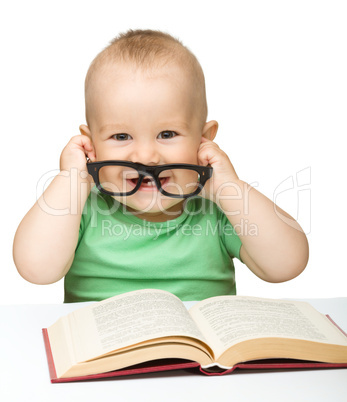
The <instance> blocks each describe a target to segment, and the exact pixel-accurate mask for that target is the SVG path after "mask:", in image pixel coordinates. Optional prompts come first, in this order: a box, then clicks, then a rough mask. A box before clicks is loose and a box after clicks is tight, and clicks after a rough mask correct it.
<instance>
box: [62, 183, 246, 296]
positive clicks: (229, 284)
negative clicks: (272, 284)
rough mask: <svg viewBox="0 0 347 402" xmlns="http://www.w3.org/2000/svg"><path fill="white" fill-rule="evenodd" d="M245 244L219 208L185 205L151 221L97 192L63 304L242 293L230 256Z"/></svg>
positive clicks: (200, 202)
mask: <svg viewBox="0 0 347 402" xmlns="http://www.w3.org/2000/svg"><path fill="white" fill-rule="evenodd" d="M240 247H241V241H240V239H239V238H238V236H237V234H236V233H235V231H234V229H233V227H232V226H231V224H230V223H229V221H228V219H227V217H226V216H225V215H224V213H223V212H222V211H221V210H220V209H219V208H218V207H217V205H216V204H215V203H213V202H211V201H209V200H206V199H204V198H201V197H194V198H190V199H188V200H187V202H186V204H185V209H184V212H183V213H182V215H180V216H179V217H178V218H176V219H173V220H169V221H167V222H148V221H144V220H142V219H140V218H137V217H136V216H135V215H133V214H131V213H130V212H128V211H126V209H125V207H124V205H123V204H121V203H119V202H117V201H115V200H114V199H113V198H112V197H109V196H107V195H104V194H101V193H99V192H98V191H97V190H96V189H95V188H94V189H93V190H92V192H91V194H90V196H89V198H88V200H87V202H86V205H85V207H84V211H83V214H82V218H81V225H80V233H79V239H78V244H77V248H76V252H75V258H74V261H73V263H72V265H71V268H70V270H69V272H68V273H67V275H66V277H65V300H64V301H65V302H66V303H69V302H81V301H90V300H93V301H98V300H103V299H106V298H108V297H111V296H114V295H117V294H121V293H125V292H128V291H132V290H138V289H144V288H151V289H163V290H167V291H169V292H171V293H173V294H175V295H176V296H178V297H179V298H180V299H181V300H185V301H187V300H202V299H205V298H207V297H212V296H217V295H233V294H236V287H235V273H234V265H233V261H232V258H233V257H237V258H240V257H239V252H240Z"/></svg>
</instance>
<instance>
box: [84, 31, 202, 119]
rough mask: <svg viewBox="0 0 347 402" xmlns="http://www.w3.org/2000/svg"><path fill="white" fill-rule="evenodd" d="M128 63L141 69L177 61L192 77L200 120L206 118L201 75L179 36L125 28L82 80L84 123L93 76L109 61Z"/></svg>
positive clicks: (194, 59)
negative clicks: (84, 104) (199, 108)
mask: <svg viewBox="0 0 347 402" xmlns="http://www.w3.org/2000/svg"><path fill="white" fill-rule="evenodd" d="M119 62H120V63H122V62H130V63H133V64H134V65H135V66H136V67H139V68H143V69H145V70H151V69H155V68H160V67H164V66H165V65H167V64H169V63H175V64H178V65H179V66H180V67H182V69H184V70H185V71H187V73H188V74H190V75H191V78H192V79H193V83H194V88H195V90H196V91H197V92H196V95H197V96H198V97H199V102H200V103H201V109H202V110H201V113H202V119H203V120H204V122H205V121H206V118H207V102H206V89H205V77H204V73H203V70H202V68H201V65H200V63H199V61H198V60H197V58H196V57H195V55H194V54H193V53H192V52H191V51H190V50H189V49H188V48H187V47H186V46H184V45H183V44H182V42H181V41H180V40H179V39H176V38H174V37H173V36H171V35H170V34H168V33H165V32H162V31H155V30H149V29H147V30H141V29H137V30H132V29H130V30H128V31H127V32H125V33H121V34H119V35H118V36H117V37H116V38H114V39H113V40H112V41H111V42H110V44H109V45H108V46H107V47H106V48H105V49H103V50H102V51H101V52H100V53H99V54H98V55H97V56H96V57H95V58H94V60H93V61H92V63H91V64H90V66H89V69H88V72H87V75H86V79H85V98H86V118H87V124H88V105H87V103H88V102H87V98H88V90H89V87H90V83H91V81H92V78H93V76H94V75H95V73H96V72H97V71H100V70H101V69H102V67H104V66H105V65H109V64H110V63H119Z"/></svg>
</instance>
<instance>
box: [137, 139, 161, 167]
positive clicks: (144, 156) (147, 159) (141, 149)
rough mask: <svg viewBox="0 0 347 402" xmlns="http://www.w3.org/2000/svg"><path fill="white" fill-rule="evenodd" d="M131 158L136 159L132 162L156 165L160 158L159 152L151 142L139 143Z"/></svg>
mask: <svg viewBox="0 0 347 402" xmlns="http://www.w3.org/2000/svg"><path fill="white" fill-rule="evenodd" d="M133 158H134V159H136V160H134V162H137V163H142V164H143V165H158V164H159V163H160V160H161V158H160V153H159V152H158V150H157V148H156V147H155V145H154V144H152V143H145V144H141V145H140V144H139V146H138V148H137V149H136V152H135V153H134V155H133Z"/></svg>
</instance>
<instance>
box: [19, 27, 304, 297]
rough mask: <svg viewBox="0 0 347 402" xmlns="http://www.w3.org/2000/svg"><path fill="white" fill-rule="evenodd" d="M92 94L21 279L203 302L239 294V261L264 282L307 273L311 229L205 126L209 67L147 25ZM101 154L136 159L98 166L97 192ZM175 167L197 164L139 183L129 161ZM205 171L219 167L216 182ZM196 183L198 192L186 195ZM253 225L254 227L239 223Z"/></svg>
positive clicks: (38, 218)
mask: <svg viewBox="0 0 347 402" xmlns="http://www.w3.org/2000/svg"><path fill="white" fill-rule="evenodd" d="M85 101H86V122H87V125H84V124H83V125H81V126H80V131H81V134H82V135H77V136H74V137H73V138H71V140H70V141H69V143H68V144H67V145H66V147H65V148H64V150H63V151H62V154H61V158H60V170H61V171H60V173H59V174H58V175H57V176H56V177H55V178H54V180H53V181H52V182H51V184H50V185H49V186H48V188H47V189H46V190H45V192H44V193H43V195H42V196H41V198H40V199H38V201H37V202H36V203H35V205H34V206H33V208H32V209H31V210H30V211H29V212H28V213H27V215H26V216H25V217H24V219H23V220H22V222H21V224H20V225H19V228H18V230H17V233H16V236H15V239H14V261H15V264H16V267H17V269H18V271H19V273H20V274H21V275H22V277H23V278H25V279H26V280H28V281H30V282H32V283H38V284H49V283H53V282H56V281H58V280H60V279H61V278H63V277H65V302H78V301H88V300H102V299H105V298H107V297H111V296H113V295H116V294H120V293H124V292H127V291H131V290H137V289H142V288H158V289H164V290H168V291H170V292H172V293H174V294H176V295H177V296H178V297H180V298H181V299H182V300H201V299H204V298H207V297H211V296H217V295H223V294H228V295H229V294H235V293H236V287H235V275H234V265H233V258H234V257H236V258H238V259H240V260H241V261H242V262H243V263H244V264H246V265H247V267H248V268H249V269H251V270H252V271H253V272H254V274H256V275H257V276H258V277H259V278H261V279H263V280H265V281H269V282H281V281H286V280H289V279H292V278H294V277H295V276H297V275H299V274H300V273H301V272H302V270H303V269H304V268H305V266H306V264H307V261H308V244H307V239H306V236H305V234H304V233H303V231H302V229H301V228H300V226H299V225H298V223H297V222H296V221H295V220H294V219H293V218H291V217H290V216H289V215H288V214H286V213H285V212H284V211H283V210H281V209H280V208H278V207H275V205H274V204H273V203H272V202H271V201H270V200H269V199H268V198H266V197H265V196H264V195H262V194H261V193H260V192H258V191H257V190H255V189H254V188H252V187H250V186H249V185H248V184H247V183H245V182H243V181H242V180H240V179H239V177H238V175H237V174H236V172H235V170H234V167H233V165H232V163H231V161H230V160H229V158H228V156H227V155H226V153H225V152H223V151H222V150H221V149H220V148H219V147H218V145H217V144H216V143H215V142H214V138H215V136H216V133H217V129H218V123H217V122H216V121H215V120H210V121H206V120H207V102H206V94H205V82H204V74H203V71H202V69H201V66H200V64H199V62H198V61H197V59H196V57H195V56H194V55H193V54H192V53H191V52H190V51H189V50H188V49H187V48H186V47H185V46H183V45H182V43H181V42H180V41H178V40H177V39H175V38H173V37H172V36H170V35H168V34H166V33H163V32H159V31H150V30H146V31H142V30H136V31H132V30H130V31H128V32H127V33H125V34H121V35H119V36H118V37H117V38H116V39H114V40H113V41H112V42H111V44H110V45H109V46H108V47H107V48H106V49H104V50H103V51H102V52H101V53H100V54H99V55H98V56H97V57H96V58H95V59H94V61H93V62H92V64H91V66H90V68H89V70H88V73H87V77H86V81H85ZM87 160H88V162H91V163H89V165H90V166H88V164H87V163H86V162H87ZM99 161H125V162H131V163H137V164H140V165H132V164H131V163H130V164H129V163H128V165H127V164H125V165H124V166H122V165H117V163H118V162H116V164H115V165H112V163H114V162H112V163H111V166H104V167H101V168H100V170H98V175H97V176H95V177H96V178H97V180H99V181H100V183H97V184H98V188H96V187H95V186H94V185H93V180H92V178H91V176H90V175H88V167H89V171H90V172H93V169H95V172H96V171H97V170H96V169H97V166H98V164H96V163H95V162H99ZM168 164H188V165H189V166H190V167H191V170H189V169H188V170H187V168H184V166H183V167H182V166H181V165H177V166H178V167H181V169H176V170H175V169H171V170H170V169H169V170H166V171H164V172H163V173H162V174H161V175H160V174H159V175H157V176H158V177H155V176H151V175H150V174H147V173H142V178H141V179H142V181H141V180H140V177H141V170H140V171H139V170H134V169H133V168H132V167H133V166H137V167H138V166H140V167H141V166H143V165H145V167H147V168H148V167H149V168H148V169H151V168H152V169H153V167H158V166H161V165H168ZM199 166H200V167H206V166H209V167H211V168H212V169H211V171H212V172H213V173H212V177H211V178H210V179H209V180H207V181H206V180H203V176H202V175H204V174H205V171H206V172H207V170H206V169H205V170H204V169H203V168H201V171H199ZM145 167H144V168H143V169H145ZM195 167H196V168H195ZM107 169H108V170H107ZM194 169H195V170H194ZM101 172H105V174H104V175H103V174H102V173H101ZM129 172H133V173H129ZM176 172H177V174H176ZM124 175H128V177H127V178H125V179H124V183H123V187H124V188H123V189H122V191H120V189H119V187H120V186H119V183H118V182H117V180H118V179H120V182H121V181H122V176H124ZM205 181H206V182H205ZM203 182H205V185H204V187H203V188H202V184H201V185H200V183H203ZM135 187H136V188H135ZM115 189H118V190H115ZM135 189H137V190H136V191H135V192H134V191H133V190H135ZM165 189H166V192H167V193H175V194H176V195H177V197H175V196H168V195H166V194H165V193H164V192H163V191H162V190H165ZM195 189H198V191H201V192H200V195H199V196H196V195H195V196H192V197H189V196H188V195H189V193H190V192H192V191H193V190H195ZM129 192H130V193H131V194H125V193H129ZM246 220H247V222H248V225H249V226H251V225H252V227H253V228H254V230H253V231H243V230H239V231H238V230H236V228H240V227H241V226H242V223H244V222H245V221H246Z"/></svg>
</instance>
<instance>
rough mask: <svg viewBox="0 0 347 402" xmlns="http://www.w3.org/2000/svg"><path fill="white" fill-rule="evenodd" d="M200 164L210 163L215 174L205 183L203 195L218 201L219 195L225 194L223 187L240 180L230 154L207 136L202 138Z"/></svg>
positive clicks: (199, 155)
mask: <svg viewBox="0 0 347 402" xmlns="http://www.w3.org/2000/svg"><path fill="white" fill-rule="evenodd" d="M198 160H199V163H200V165H203V166H207V165H210V166H211V167H212V168H213V175H212V177H211V179H210V180H208V181H207V183H206V184H205V188H204V190H203V191H202V193H201V195H202V196H204V197H205V198H209V199H211V200H212V201H216V198H217V197H218V195H223V191H222V190H223V188H225V187H226V186H228V184H229V185H230V184H231V185H232V183H236V182H238V181H239V178H238V176H237V174H236V172H235V169H234V167H233V165H232V163H231V162H230V159H229V157H228V155H227V154H226V153H225V152H224V151H222V150H221V149H220V148H219V146H218V145H217V144H216V143H215V142H213V141H210V140H208V139H206V138H205V137H202V138H201V144H200V147H199V150H198Z"/></svg>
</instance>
